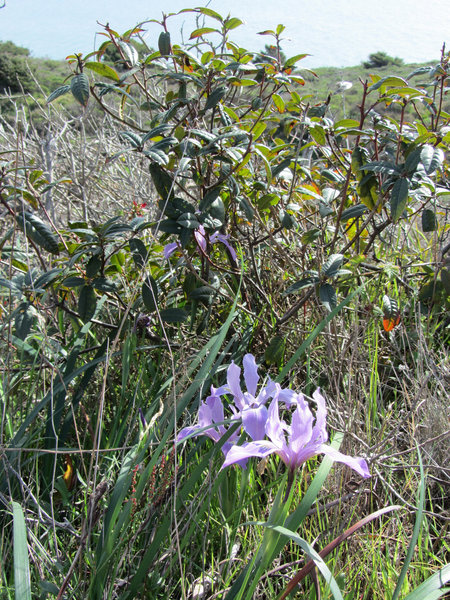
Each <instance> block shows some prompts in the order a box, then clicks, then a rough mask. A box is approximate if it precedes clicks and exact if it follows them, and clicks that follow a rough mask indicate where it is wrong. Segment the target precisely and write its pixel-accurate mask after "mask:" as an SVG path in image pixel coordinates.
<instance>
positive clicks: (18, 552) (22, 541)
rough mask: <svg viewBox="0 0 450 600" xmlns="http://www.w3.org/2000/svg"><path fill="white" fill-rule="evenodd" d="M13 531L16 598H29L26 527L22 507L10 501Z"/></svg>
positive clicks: (21, 599) (29, 584)
mask: <svg viewBox="0 0 450 600" xmlns="http://www.w3.org/2000/svg"><path fill="white" fill-rule="evenodd" d="M12 507H13V521H14V526H13V532H14V588H15V598H16V600H31V579H30V564H29V561H28V543H27V527H26V524H25V518H24V516H23V511H22V507H21V506H20V504H19V503H18V502H14V501H13V503H12Z"/></svg>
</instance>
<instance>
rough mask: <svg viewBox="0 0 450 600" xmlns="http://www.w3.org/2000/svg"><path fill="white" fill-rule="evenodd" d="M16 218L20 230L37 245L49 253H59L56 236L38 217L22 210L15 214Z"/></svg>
mask: <svg viewBox="0 0 450 600" xmlns="http://www.w3.org/2000/svg"><path fill="white" fill-rule="evenodd" d="M16 220H17V223H18V224H19V227H21V228H22V231H24V232H25V233H26V235H27V236H28V237H29V238H30V239H32V240H33V242H35V243H36V244H37V245H38V246H40V247H41V248H44V250H47V252H50V253H51V254H59V249H58V237H57V236H56V234H54V233H53V232H52V231H51V230H50V229H49V227H48V226H47V225H46V224H45V223H44V222H43V221H41V219H40V218H39V217H37V216H36V215H34V214H32V213H30V212H28V211H24V212H22V213H19V214H18V215H17V216H16Z"/></svg>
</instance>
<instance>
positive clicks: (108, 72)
mask: <svg viewBox="0 0 450 600" xmlns="http://www.w3.org/2000/svg"><path fill="white" fill-rule="evenodd" d="M84 67H85V69H89V70H90V71H94V73H97V75H101V76H102V77H107V78H108V79H112V80H113V81H119V79H120V77H119V74H118V73H117V71H116V70H115V69H113V68H112V67H110V66H109V65H107V64H106V63H103V62H87V63H84Z"/></svg>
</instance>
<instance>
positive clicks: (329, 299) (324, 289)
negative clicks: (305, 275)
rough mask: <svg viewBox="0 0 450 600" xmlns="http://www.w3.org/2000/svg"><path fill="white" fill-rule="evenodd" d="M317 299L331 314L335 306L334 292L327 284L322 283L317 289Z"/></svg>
mask: <svg viewBox="0 0 450 600" xmlns="http://www.w3.org/2000/svg"><path fill="white" fill-rule="evenodd" d="M319 299H320V301H321V303H322V304H323V305H324V306H325V308H326V309H327V310H328V311H329V312H331V311H332V310H333V308H335V307H336V305H337V297H336V291H335V289H334V287H333V286H332V285H330V284H329V283H322V284H321V285H320V287H319Z"/></svg>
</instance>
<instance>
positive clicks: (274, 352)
mask: <svg viewBox="0 0 450 600" xmlns="http://www.w3.org/2000/svg"><path fill="white" fill-rule="evenodd" d="M285 350H286V339H285V338H284V337H283V336H281V335H276V336H274V337H273V338H272V339H271V340H270V342H269V345H268V346H267V348H266V350H265V352H264V359H265V361H266V362H267V363H268V364H269V365H277V367H281V365H282V364H283V359H284V352H285Z"/></svg>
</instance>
